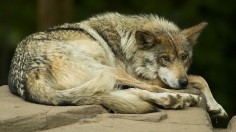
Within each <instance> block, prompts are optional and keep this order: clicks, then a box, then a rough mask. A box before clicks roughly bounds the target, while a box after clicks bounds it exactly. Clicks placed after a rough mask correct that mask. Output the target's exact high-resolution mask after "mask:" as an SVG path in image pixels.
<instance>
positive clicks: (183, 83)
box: [179, 78, 188, 88]
mask: <svg viewBox="0 0 236 132" xmlns="http://www.w3.org/2000/svg"><path fill="white" fill-rule="evenodd" d="M179 85H180V87H182V88H184V87H186V86H187V85H188V79H187V78H181V79H180V80H179Z"/></svg>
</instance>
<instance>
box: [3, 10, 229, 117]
mask: <svg viewBox="0 0 236 132" xmlns="http://www.w3.org/2000/svg"><path fill="white" fill-rule="evenodd" d="M206 25H207V23H206V22H202V23H200V24H198V25H195V26H192V27H190V28H186V29H183V30H181V29H180V28H179V27H178V26H177V25H176V24H174V23H173V22H170V21H168V20H166V19H164V18H161V17H159V16H158V15H154V14H149V15H145V14H140V15H123V14H119V13H104V14H100V15H96V16H93V17H91V18H88V19H87V20H84V21H81V22H78V23H65V24H63V25H59V26H54V27H52V28H49V29H48V30H46V31H43V32H38V33H34V34H32V35H30V36H28V37H27V38H25V39H24V40H22V41H21V42H20V43H19V44H18V46H17V48H16V51H15V54H14V56H13V59H12V62H11V66H10V71H9V77H8V85H9V88H10V90H11V92H12V93H14V94H16V95H18V96H20V97H22V98H23V99H24V100H26V101H30V102H34V103H39V104H46V105H102V106H104V107H105V108H107V109H110V110H111V111H113V112H115V113H148V112H154V111H157V110H158V109H159V108H166V109H183V108H185V107H189V106H194V105H198V104H199V103H200V102H201V98H200V97H199V96H198V95H193V94H189V93H178V92H174V91H172V90H171V89H183V88H197V89H199V90H200V91H201V92H202V94H203V95H204V96H205V98H206V104H207V109H208V111H209V112H211V113H213V116H214V117H227V113H226V112H225V110H224V109H223V108H222V106H221V105H220V104H218V103H217V102H216V101H215V99H214V98H213V96H212V94H211V91H210V89H209V86H208V84H207V82H206V81H205V79H204V78H202V77H200V76H195V75H188V74H187V71H188V69H189V67H190V64H191V61H192V56H193V53H192V52H193V47H194V45H195V44H196V40H197V38H198V36H199V35H200V33H201V32H202V30H203V29H204V28H205V27H206Z"/></svg>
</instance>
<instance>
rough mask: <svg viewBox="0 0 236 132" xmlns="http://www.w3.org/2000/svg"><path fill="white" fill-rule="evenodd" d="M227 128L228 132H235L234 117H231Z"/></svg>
mask: <svg viewBox="0 0 236 132" xmlns="http://www.w3.org/2000/svg"><path fill="white" fill-rule="evenodd" d="M227 128H228V130H229V132H236V116H234V117H232V119H231V120H230V122H229V124H228V127H227Z"/></svg>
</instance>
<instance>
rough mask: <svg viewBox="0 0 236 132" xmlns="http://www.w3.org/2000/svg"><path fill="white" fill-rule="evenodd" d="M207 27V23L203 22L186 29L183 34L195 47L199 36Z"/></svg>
mask: <svg viewBox="0 0 236 132" xmlns="http://www.w3.org/2000/svg"><path fill="white" fill-rule="evenodd" d="M207 25H208V24H207V22H202V23H200V24H198V25H195V26H192V27H190V28H187V29H184V30H183V31H182V33H183V34H184V35H185V36H186V37H187V39H188V41H189V42H190V44H192V45H194V44H195V43H196V40H197V38H198V36H199V35H200V33H201V32H202V30H203V29H204V28H205V27H206V26H207Z"/></svg>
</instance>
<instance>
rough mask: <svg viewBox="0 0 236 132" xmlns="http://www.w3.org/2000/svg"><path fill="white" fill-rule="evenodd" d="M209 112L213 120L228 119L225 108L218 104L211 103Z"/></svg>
mask: <svg viewBox="0 0 236 132" xmlns="http://www.w3.org/2000/svg"><path fill="white" fill-rule="evenodd" d="M207 109H208V112H209V113H210V116H211V117H212V118H227V117H228V114H227V113H226V111H225V110H224V108H223V107H222V106H221V105H220V104H218V103H217V102H214V103H210V104H208V105H207Z"/></svg>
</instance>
